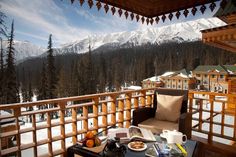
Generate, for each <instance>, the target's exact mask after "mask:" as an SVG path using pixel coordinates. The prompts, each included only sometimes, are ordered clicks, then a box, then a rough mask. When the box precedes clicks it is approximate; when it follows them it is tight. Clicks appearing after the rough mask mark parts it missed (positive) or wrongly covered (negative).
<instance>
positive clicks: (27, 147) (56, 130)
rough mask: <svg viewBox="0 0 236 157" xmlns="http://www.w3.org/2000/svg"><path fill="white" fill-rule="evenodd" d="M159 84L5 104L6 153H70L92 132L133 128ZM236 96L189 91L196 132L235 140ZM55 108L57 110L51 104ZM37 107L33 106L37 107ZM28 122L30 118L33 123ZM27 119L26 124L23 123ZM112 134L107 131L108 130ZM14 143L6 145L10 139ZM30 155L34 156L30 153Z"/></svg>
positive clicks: (0, 135)
mask: <svg viewBox="0 0 236 157" xmlns="http://www.w3.org/2000/svg"><path fill="white" fill-rule="evenodd" d="M154 90H155V88H149V89H141V90H129V91H121V92H111V93H101V94H93V95H84V96H76V97H68V98H60V99H52V100H43V101H37V102H30V103H20V104H8V105H0V111H6V110H7V111H11V112H12V114H10V115H0V121H4V120H9V119H13V120H15V121H14V122H13V123H11V124H13V125H11V124H4V125H2V126H1V127H0V148H1V150H0V156H3V155H7V154H16V155H17V156H25V155H26V154H27V155H28V156H58V155H59V156H65V155H66V148H68V147H69V146H71V145H73V144H75V143H76V142H77V141H78V140H79V139H80V138H81V137H83V136H84V134H85V133H86V132H87V131H88V130H96V131H100V130H103V129H106V128H107V127H109V126H112V125H117V126H120V127H129V126H130V124H131V121H132V110H134V109H135V108H138V107H150V106H151V104H152V101H153V93H154V92H153V91H154ZM235 103H236V95H233V94H220V93H211V92H198V91H189V112H191V113H192V114H193V117H192V118H193V119H192V120H193V121H192V125H193V129H192V132H193V135H195V136H201V137H203V138H206V139H208V142H209V143H211V142H212V141H214V140H216V141H222V140H223V142H224V143H227V144H232V142H235V141H236V139H235V137H236V130H235V128H236V118H235V117H236V116H235V114H236V108H235ZM50 106H53V108H49V107H50ZM32 109H33V110H32ZM27 121H28V122H27ZM22 122H26V123H25V125H22ZM105 133H106V132H105ZM12 137H14V143H13V144H11V145H9V144H8V145H6V143H8V140H9V139H10V138H12ZM29 154H30V155H29Z"/></svg>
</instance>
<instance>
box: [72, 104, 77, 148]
mask: <svg viewBox="0 0 236 157" xmlns="http://www.w3.org/2000/svg"><path fill="white" fill-rule="evenodd" d="M71 110H72V111H71V112H72V134H73V135H72V143H73V144H76V142H77V108H75V107H73V108H72V109H71Z"/></svg>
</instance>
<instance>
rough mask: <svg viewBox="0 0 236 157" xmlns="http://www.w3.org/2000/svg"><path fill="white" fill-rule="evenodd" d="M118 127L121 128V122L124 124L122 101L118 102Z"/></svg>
mask: <svg viewBox="0 0 236 157" xmlns="http://www.w3.org/2000/svg"><path fill="white" fill-rule="evenodd" d="M118 110H119V112H118V121H119V123H118V126H119V127H121V128H122V127H123V122H124V100H119V101H118Z"/></svg>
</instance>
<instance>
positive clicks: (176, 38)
mask: <svg viewBox="0 0 236 157" xmlns="http://www.w3.org/2000/svg"><path fill="white" fill-rule="evenodd" d="M223 25H225V23H224V22H222V21H221V20H219V19H218V18H208V19H199V20H196V21H188V22H183V23H176V24H172V25H168V26H163V27H157V28H154V27H152V28H146V29H138V30H134V31H123V32H116V33H110V34H104V35H92V36H87V37H85V38H84V39H81V40H76V41H73V42H70V43H65V44H63V45H61V47H59V48H54V49H55V55H59V54H65V53H86V52H88V47H89V45H90V46H91V50H96V49H98V48H100V49H102V48H103V49H106V48H110V49H112V48H113V49H116V48H122V47H131V46H139V45H143V44H147V43H151V44H161V43H165V42H169V41H172V42H179V43H181V42H185V41H186V42H190V41H197V40H200V39H201V32H200V30H204V29H209V28H213V27H218V26H223ZM4 46H5V49H6V46H7V44H6V42H5V44H3V47H4ZM45 47H46V46H45ZM15 50H16V55H15V56H16V57H15V58H16V61H17V62H20V61H21V60H25V59H27V58H31V57H38V56H41V57H43V56H46V53H45V52H46V48H42V47H39V46H36V45H34V44H32V43H30V42H27V41H23V42H21V41H15Z"/></svg>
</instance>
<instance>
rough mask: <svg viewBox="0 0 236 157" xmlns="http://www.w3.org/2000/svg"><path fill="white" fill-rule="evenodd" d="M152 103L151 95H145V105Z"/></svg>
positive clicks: (148, 105) (149, 105)
mask: <svg viewBox="0 0 236 157" xmlns="http://www.w3.org/2000/svg"><path fill="white" fill-rule="evenodd" d="M151 104H152V95H147V107H151Z"/></svg>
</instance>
